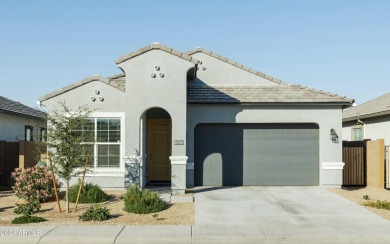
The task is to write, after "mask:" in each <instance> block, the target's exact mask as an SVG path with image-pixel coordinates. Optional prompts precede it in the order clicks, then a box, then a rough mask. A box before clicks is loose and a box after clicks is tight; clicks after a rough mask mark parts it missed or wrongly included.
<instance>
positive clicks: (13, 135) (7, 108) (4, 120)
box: [0, 96, 46, 142]
mask: <svg viewBox="0 0 390 244" xmlns="http://www.w3.org/2000/svg"><path fill="white" fill-rule="evenodd" d="M45 131H46V125H45V113H43V112H42V111H40V110H38V109H34V108H31V107H28V106H26V105H24V104H21V103H20V102H17V101H14V100H11V99H8V98H5V97H3V96H0V141H8V142H18V141H33V140H34V141H36V140H41V137H42V136H45Z"/></svg>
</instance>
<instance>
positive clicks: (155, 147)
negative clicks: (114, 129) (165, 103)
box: [143, 108, 172, 184]
mask: <svg viewBox="0 0 390 244" xmlns="http://www.w3.org/2000/svg"><path fill="white" fill-rule="evenodd" d="M143 118H144V121H145V123H144V125H146V128H145V130H144V136H143V138H144V140H145V142H146V143H144V149H145V150H144V151H145V152H146V153H145V156H146V160H145V162H146V169H145V170H146V183H149V184H155V183H167V184H168V183H170V181H171V162H170V160H169V157H170V156H171V155H172V148H171V147H172V122H171V116H170V115H169V113H168V112H167V111H166V110H164V109H162V108H151V109H148V110H147V111H146V112H145V113H144V116H143Z"/></svg>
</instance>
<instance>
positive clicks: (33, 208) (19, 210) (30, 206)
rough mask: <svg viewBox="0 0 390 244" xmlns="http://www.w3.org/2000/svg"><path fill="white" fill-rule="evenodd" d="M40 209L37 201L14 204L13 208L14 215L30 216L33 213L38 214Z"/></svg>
mask: <svg viewBox="0 0 390 244" xmlns="http://www.w3.org/2000/svg"><path fill="white" fill-rule="evenodd" d="M40 209H41V204H40V203H39V201H38V200H35V201H33V202H29V203H25V204H16V207H15V208H14V213H16V214H23V215H31V214H32V213H34V212H38V211H39V210H40Z"/></svg>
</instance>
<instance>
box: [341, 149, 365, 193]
mask: <svg viewBox="0 0 390 244" xmlns="http://www.w3.org/2000/svg"><path fill="white" fill-rule="evenodd" d="M343 162H344V163H345V165H344V169H343V185H345V186H365V185H366V141H343Z"/></svg>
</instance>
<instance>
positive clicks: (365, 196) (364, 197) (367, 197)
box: [363, 195, 371, 200]
mask: <svg viewBox="0 0 390 244" xmlns="http://www.w3.org/2000/svg"><path fill="white" fill-rule="evenodd" d="M363 199H364V200H370V199H371V198H370V197H369V196H368V195H363Z"/></svg>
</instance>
